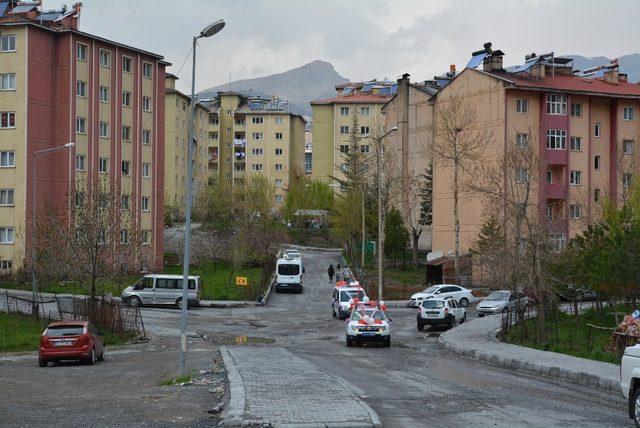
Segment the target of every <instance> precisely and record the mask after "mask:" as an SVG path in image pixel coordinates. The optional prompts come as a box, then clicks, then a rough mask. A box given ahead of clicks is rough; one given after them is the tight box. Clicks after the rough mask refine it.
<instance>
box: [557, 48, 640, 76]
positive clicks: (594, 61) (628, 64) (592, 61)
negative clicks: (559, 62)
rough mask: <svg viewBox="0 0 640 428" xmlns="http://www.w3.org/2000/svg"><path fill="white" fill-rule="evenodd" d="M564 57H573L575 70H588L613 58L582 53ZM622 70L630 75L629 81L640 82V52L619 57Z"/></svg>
mask: <svg viewBox="0 0 640 428" xmlns="http://www.w3.org/2000/svg"><path fill="white" fill-rule="evenodd" d="M562 56H563V57H564V58H572V59H573V69H574V70H586V69H587V68H591V67H597V66H599V65H605V64H609V63H610V62H611V59H613V58H611V59H609V58H605V57H603V56H595V57H584V56H581V55H562ZM618 60H619V62H620V71H621V72H622V73H626V74H627V75H628V79H629V82H634V83H636V82H640V54H630V55H623V56H621V57H619V58H618Z"/></svg>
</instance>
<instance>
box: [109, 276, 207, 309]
mask: <svg viewBox="0 0 640 428" xmlns="http://www.w3.org/2000/svg"><path fill="white" fill-rule="evenodd" d="M183 278H184V277H183V276H182V275H165V274H149V275H145V276H143V277H142V278H140V279H139V280H138V282H136V283H135V284H134V285H131V286H129V287H127V288H125V289H124V290H123V291H122V301H123V302H124V303H128V304H129V305H131V306H142V305H175V306H177V307H179V308H181V307H182V283H183ZM187 296H188V305H189V306H194V305H196V306H197V305H198V304H199V303H200V277H199V276H189V290H188V294H187Z"/></svg>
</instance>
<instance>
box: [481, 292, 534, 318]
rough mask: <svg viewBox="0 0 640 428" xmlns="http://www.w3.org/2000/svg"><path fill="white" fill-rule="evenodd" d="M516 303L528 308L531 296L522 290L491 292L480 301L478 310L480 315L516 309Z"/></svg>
mask: <svg viewBox="0 0 640 428" xmlns="http://www.w3.org/2000/svg"><path fill="white" fill-rule="evenodd" d="M516 304H517V305H518V306H519V307H520V308H526V307H527V305H528V304H529V298H528V297H527V296H526V294H524V293H522V292H520V291H516V292H513V291H509V290H498V291H494V292H493V293H491V294H489V295H488V296H487V297H486V298H485V299H484V300H482V301H481V302H480V303H478V306H476V312H477V313H478V316H479V317H483V316H485V315H491V314H499V313H502V312H509V311H514V310H515V309H516Z"/></svg>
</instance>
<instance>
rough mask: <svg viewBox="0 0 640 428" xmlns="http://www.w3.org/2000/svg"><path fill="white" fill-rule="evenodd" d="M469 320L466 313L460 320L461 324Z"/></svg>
mask: <svg viewBox="0 0 640 428" xmlns="http://www.w3.org/2000/svg"><path fill="white" fill-rule="evenodd" d="M466 320H467V314H466V313H465V314H464V315H463V316H462V319H461V320H460V324H462V323H464V322H465V321H466Z"/></svg>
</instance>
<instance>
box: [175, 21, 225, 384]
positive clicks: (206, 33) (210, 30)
mask: <svg viewBox="0 0 640 428" xmlns="http://www.w3.org/2000/svg"><path fill="white" fill-rule="evenodd" d="M224 26H225V22H224V20H222V19H219V20H217V21H215V22H214V23H212V24H210V25H209V26H207V27H205V28H204V29H203V30H202V31H201V32H200V35H198V36H195V37H194V38H193V52H192V55H193V63H192V66H191V67H192V68H191V103H190V105H189V143H188V146H187V147H188V149H187V159H188V161H187V183H186V192H187V208H186V213H185V217H186V218H185V225H184V258H183V261H182V271H183V281H182V304H181V306H182V308H181V309H182V316H181V317H180V374H181V375H185V374H186V364H185V360H186V353H187V306H189V292H188V290H189V258H190V256H191V253H190V251H191V206H192V200H191V198H192V196H191V195H192V193H193V183H192V181H193V122H194V115H195V110H196V93H195V92H196V45H197V42H198V39H202V38H205V37H211V36H213V35H214V34H216V33H218V32H219V31H220V30H222V29H223V28H224Z"/></svg>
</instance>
